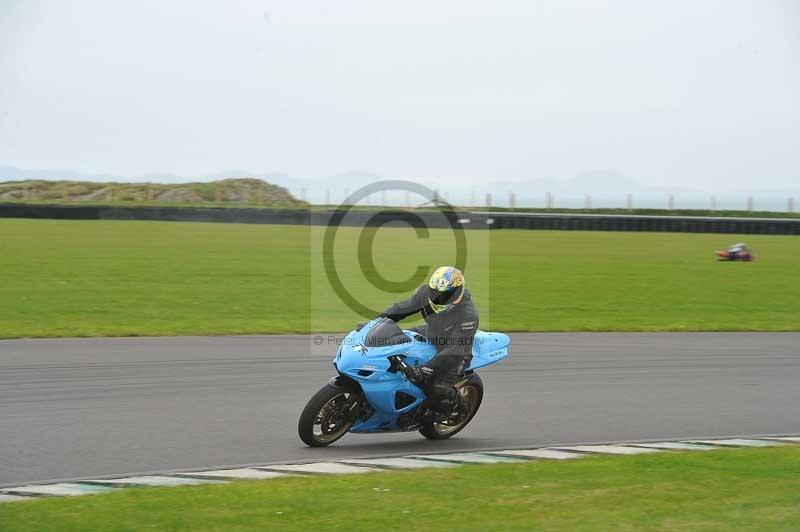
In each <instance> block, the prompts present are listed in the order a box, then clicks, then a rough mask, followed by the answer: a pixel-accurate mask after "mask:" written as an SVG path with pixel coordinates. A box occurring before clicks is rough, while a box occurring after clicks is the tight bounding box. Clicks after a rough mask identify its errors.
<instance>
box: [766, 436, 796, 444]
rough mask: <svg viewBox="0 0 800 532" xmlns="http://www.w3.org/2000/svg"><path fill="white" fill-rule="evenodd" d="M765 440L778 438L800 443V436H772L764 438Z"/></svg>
mask: <svg viewBox="0 0 800 532" xmlns="http://www.w3.org/2000/svg"><path fill="white" fill-rule="evenodd" d="M764 439H765V440H776V441H790V442H794V443H800V436H775V437H772V438H764Z"/></svg>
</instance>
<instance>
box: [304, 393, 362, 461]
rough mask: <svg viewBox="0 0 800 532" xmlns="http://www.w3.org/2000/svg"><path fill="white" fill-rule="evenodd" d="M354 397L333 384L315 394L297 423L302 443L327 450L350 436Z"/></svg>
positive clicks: (353, 416) (353, 417)
mask: <svg viewBox="0 0 800 532" xmlns="http://www.w3.org/2000/svg"><path fill="white" fill-rule="evenodd" d="M353 395H354V392H353V391H352V390H348V389H345V388H340V387H338V386H332V385H330V384H326V385H325V386H323V387H322V389H321V390H320V391H318V392H317V393H316V394H314V396H313V397H312V398H311V399H310V400H309V401H308V404H307V405H306V407H305V408H304V409H303V412H302V413H301V414H300V420H299V421H298V422H297V434H298V436H300V439H301V440H303V443H305V444H306V445H308V446H309V447H325V446H327V445H330V444H332V443H333V442H335V441H337V440H338V439H339V438H341V437H342V436H344V435H345V434H347V431H349V430H350V427H352V426H353V423H354V422H355V415H354V412H353V411H352V408H351V407H352V405H353V402H352V400H353V399H354V397H353ZM356 408H358V407H356Z"/></svg>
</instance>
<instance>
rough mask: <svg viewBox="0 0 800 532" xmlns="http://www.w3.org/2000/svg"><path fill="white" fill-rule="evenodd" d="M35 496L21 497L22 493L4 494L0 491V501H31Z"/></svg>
mask: <svg viewBox="0 0 800 532" xmlns="http://www.w3.org/2000/svg"><path fill="white" fill-rule="evenodd" d="M34 499H35V497H23V496H22V495H6V494H5V493H0V503H4V502H14V501H32V500H34Z"/></svg>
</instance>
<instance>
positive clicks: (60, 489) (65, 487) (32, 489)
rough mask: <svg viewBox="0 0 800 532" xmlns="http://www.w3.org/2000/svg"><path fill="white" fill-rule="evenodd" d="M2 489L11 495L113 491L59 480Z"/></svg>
mask: <svg viewBox="0 0 800 532" xmlns="http://www.w3.org/2000/svg"><path fill="white" fill-rule="evenodd" d="M3 491H4V492H6V493H9V494H11V495H52V496H70V497H71V496H77V495H94V494H95V493H105V492H108V491H113V488H108V487H106V486H93V485H91V484H77V483H73V482H59V483H58V484H41V485H31V486H20V487H18V488H3Z"/></svg>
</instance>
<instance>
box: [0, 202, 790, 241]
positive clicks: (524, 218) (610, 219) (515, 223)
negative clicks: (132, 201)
mask: <svg viewBox="0 0 800 532" xmlns="http://www.w3.org/2000/svg"><path fill="white" fill-rule="evenodd" d="M331 215H332V212H330V211H327V212H325V211H311V210H308V209H302V210H271V209H235V208H232V209H213V208H195V207H103V206H80V205H74V206H73V205H28V204H18V203H6V204H0V218H49V219H57V220H161V221H177V222H222V223H250V224H284V225H328V222H329V221H330V218H331ZM342 223H343V225H351V226H362V225H373V226H381V225H386V224H390V225H391V224H398V223H402V224H410V225H419V224H420V223H424V224H425V225H426V226H427V227H450V226H451V225H453V224H456V223H457V224H460V225H461V226H463V227H464V228H465V229H546V230H558V231H659V232H667V233H736V234H759V235H800V219H791V218H712V217H677V216H676V217H671V216H635V215H630V216H627V215H590V214H540V213H505V212H504V213H498V212H459V213H458V214H456V213H452V214H449V215H447V217H443V216H442V215H441V214H440V213H438V212H430V211H414V212H413V213H412V212H409V211H405V210H402V209H389V208H387V209H384V210H381V211H377V210H375V211H366V210H364V211H362V210H354V211H351V212H350V213H349V214H348V215H347V216H346V217H345V218H344V220H342Z"/></svg>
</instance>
